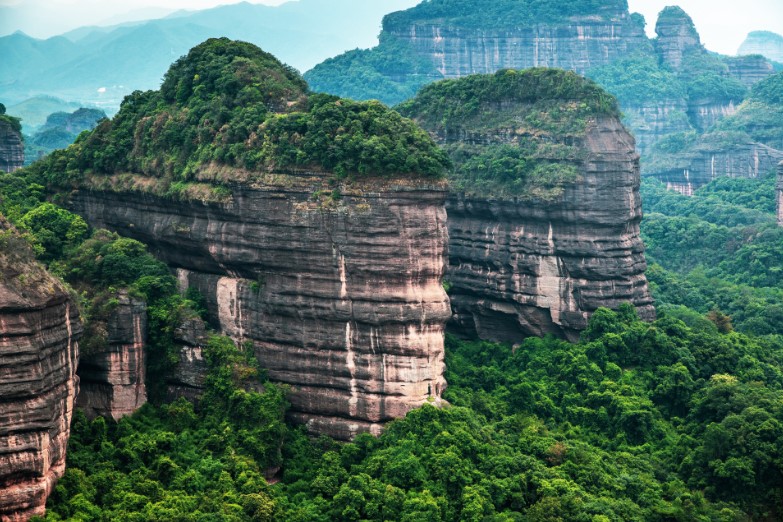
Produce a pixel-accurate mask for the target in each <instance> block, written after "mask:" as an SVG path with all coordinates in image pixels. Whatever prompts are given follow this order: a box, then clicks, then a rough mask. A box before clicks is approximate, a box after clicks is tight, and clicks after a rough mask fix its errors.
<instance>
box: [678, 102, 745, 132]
mask: <svg viewBox="0 0 783 522" xmlns="http://www.w3.org/2000/svg"><path fill="white" fill-rule="evenodd" d="M736 112H737V107H736V105H735V104H734V101H732V100H716V99H700V100H690V102H689V103H688V118H689V120H690V121H691V123H692V124H693V126H694V127H695V128H696V129H697V130H698V131H700V132H704V131H706V130H707V129H709V128H710V127H712V126H713V125H715V124H716V123H717V122H718V121H720V120H722V119H723V118H726V117H727V116H732V115H733V114H734V113H736Z"/></svg>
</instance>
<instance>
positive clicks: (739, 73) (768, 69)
mask: <svg viewBox="0 0 783 522" xmlns="http://www.w3.org/2000/svg"><path fill="white" fill-rule="evenodd" d="M727 64H728V66H729V74H730V75H731V76H733V77H734V78H737V79H738V80H739V81H741V82H742V83H744V84H745V86H746V87H751V86H752V85H753V84H754V83H757V82H760V81H761V80H763V79H764V78H766V77H768V76H770V75H772V74H775V69H774V67H772V64H771V63H770V62H769V61H768V60H767V59H766V58H764V57H763V56H761V55H760V54H754V55H752V56H738V57H736V58H729V59H728V60H727Z"/></svg>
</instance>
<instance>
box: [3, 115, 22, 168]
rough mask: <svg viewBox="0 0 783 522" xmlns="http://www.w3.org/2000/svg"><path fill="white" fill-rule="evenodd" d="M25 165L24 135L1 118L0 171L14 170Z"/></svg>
mask: <svg viewBox="0 0 783 522" xmlns="http://www.w3.org/2000/svg"><path fill="white" fill-rule="evenodd" d="M22 165H24V145H23V144H22V136H21V135H20V134H19V133H18V132H16V131H15V130H14V129H13V127H11V125H10V124H9V123H8V122H5V121H2V120H0V171H2V172H13V171H15V170H16V169H20V168H22Z"/></svg>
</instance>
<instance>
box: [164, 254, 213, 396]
mask: <svg viewBox="0 0 783 522" xmlns="http://www.w3.org/2000/svg"><path fill="white" fill-rule="evenodd" d="M178 276H179V280H180V284H181V286H182V287H183V288H185V287H187V286H188V284H189V282H188V281H189V273H188V271H187V270H184V269H180V270H179V271H178ZM174 338H175V340H176V341H177V342H179V346H180V348H179V361H178V362H177V365H176V367H175V368H174V370H173V371H172V373H171V374H170V375H168V376H167V382H166V385H167V386H166V393H167V398H168V400H174V399H177V398H179V397H184V398H186V399H188V400H189V401H192V402H197V401H198V400H199V398H200V396H201V393H202V392H203V391H204V379H205V378H206V375H207V363H206V361H205V360H204V347H205V346H206V343H207V333H206V328H205V325H204V321H202V320H201V319H200V318H195V317H194V318H189V319H186V320H185V321H184V322H183V323H182V324H180V325H179V326H178V327H177V329H176V330H175V331H174Z"/></svg>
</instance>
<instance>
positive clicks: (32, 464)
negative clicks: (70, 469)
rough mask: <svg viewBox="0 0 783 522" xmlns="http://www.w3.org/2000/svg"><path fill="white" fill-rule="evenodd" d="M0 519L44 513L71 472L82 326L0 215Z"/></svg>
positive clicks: (61, 293)
mask: <svg viewBox="0 0 783 522" xmlns="http://www.w3.org/2000/svg"><path fill="white" fill-rule="evenodd" d="M0 231H1V232H0V397H2V401H0V520H3V521H24V520H28V519H29V518H30V517H32V516H34V515H43V514H44V508H45V505H46V498H47V496H48V495H49V493H50V492H51V491H52V489H53V488H54V485H55V483H56V482H57V480H58V479H59V478H60V477H61V476H62V474H63V472H64V470H65V451H66V446H67V443H68V436H69V434H70V424H71V416H72V413H73V404H74V400H75V398H76V393H77V391H78V382H79V381H78V377H77V376H76V367H77V361H78V357H79V348H78V339H79V337H80V335H81V331H82V326H81V322H80V320H79V313H78V310H77V307H76V303H75V302H73V301H72V300H71V297H70V296H69V294H68V293H67V292H66V291H65V289H64V288H63V287H62V285H61V284H60V283H59V282H58V281H57V280H55V279H54V278H52V277H51V276H49V275H48V274H47V273H46V272H45V271H44V270H43V268H42V267H41V266H40V265H38V264H37V263H36V262H35V261H34V258H33V255H32V252H31V251H30V249H29V246H28V245H27V243H26V242H25V241H24V240H22V239H19V238H17V237H15V236H14V233H13V232H12V231H9V230H8V228H7V225H6V224H5V221H4V220H3V219H2V217H0Z"/></svg>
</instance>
